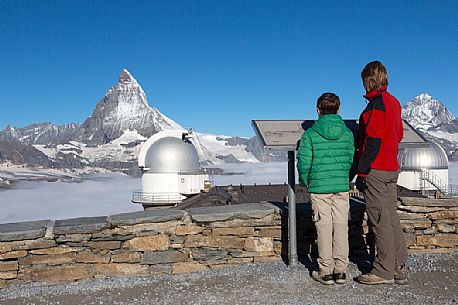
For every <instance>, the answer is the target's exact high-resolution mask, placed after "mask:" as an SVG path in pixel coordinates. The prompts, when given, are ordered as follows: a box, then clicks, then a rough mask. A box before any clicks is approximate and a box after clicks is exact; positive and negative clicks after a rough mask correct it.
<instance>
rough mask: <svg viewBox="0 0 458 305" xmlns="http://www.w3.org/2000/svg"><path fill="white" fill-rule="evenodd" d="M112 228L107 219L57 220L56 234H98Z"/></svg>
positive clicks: (55, 225) (54, 230) (54, 231)
mask: <svg viewBox="0 0 458 305" xmlns="http://www.w3.org/2000/svg"><path fill="white" fill-rule="evenodd" d="M109 227H110V223H109V222H108V221H107V217H105V216H101V217H80V218H71V219H61V220H56V222H55V223H54V229H53V233H54V234H84V233H93V232H98V231H101V230H103V229H107V228H109Z"/></svg>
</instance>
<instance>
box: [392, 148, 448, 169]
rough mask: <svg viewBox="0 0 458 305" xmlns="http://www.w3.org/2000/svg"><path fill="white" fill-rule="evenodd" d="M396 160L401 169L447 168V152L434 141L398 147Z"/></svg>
mask: <svg viewBox="0 0 458 305" xmlns="http://www.w3.org/2000/svg"><path fill="white" fill-rule="evenodd" d="M398 161H399V164H400V165H401V170H421V169H448V158H447V154H446V153H445V151H444V150H443V149H442V147H440V146H439V145H438V144H436V143H434V142H426V143H425V144H424V145H421V146H408V145H407V146H404V147H402V148H400V149H399V154H398Z"/></svg>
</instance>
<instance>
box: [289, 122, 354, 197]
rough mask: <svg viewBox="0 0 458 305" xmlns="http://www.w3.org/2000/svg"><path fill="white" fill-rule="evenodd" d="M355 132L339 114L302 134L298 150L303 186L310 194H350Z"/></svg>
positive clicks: (298, 165)
mask: <svg viewBox="0 0 458 305" xmlns="http://www.w3.org/2000/svg"><path fill="white" fill-rule="evenodd" d="M353 143H354V140H353V133H352V132H351V131H350V129H348V128H347V127H346V126H345V123H344V121H343V120H342V118H341V117H340V115H338V114H326V115H322V116H320V118H319V119H318V121H316V122H315V123H314V124H313V126H312V127H311V128H309V129H307V130H306V131H305V132H304V134H303V135H302V138H301V141H300V144H299V148H298V151H297V170H298V172H299V183H300V184H301V185H303V186H306V187H307V189H308V191H309V192H310V193H318V194H328V193H337V192H348V191H349V190H350V187H349V171H350V168H351V165H352V163H353V155H354V152H355V147H354V144H353Z"/></svg>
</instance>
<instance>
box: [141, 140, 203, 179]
mask: <svg viewBox="0 0 458 305" xmlns="http://www.w3.org/2000/svg"><path fill="white" fill-rule="evenodd" d="M145 166H146V167H147V168H149V172H151V173H179V172H198V171H199V155H198V154H197V150H196V148H195V147H194V145H192V143H190V142H187V141H183V140H181V139H179V138H175V137H166V138H162V139H159V140H157V141H156V142H154V143H153V144H152V145H151V147H150V148H149V149H148V152H147V153H146V157H145Z"/></svg>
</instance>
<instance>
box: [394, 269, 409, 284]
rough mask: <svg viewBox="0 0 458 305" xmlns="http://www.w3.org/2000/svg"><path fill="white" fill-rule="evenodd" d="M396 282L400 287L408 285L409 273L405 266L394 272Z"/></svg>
mask: <svg viewBox="0 0 458 305" xmlns="http://www.w3.org/2000/svg"><path fill="white" fill-rule="evenodd" d="M394 282H395V283H396V284H399V285H404V284H407V272H406V270H405V268H404V265H402V266H399V267H397V268H396V270H394Z"/></svg>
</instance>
